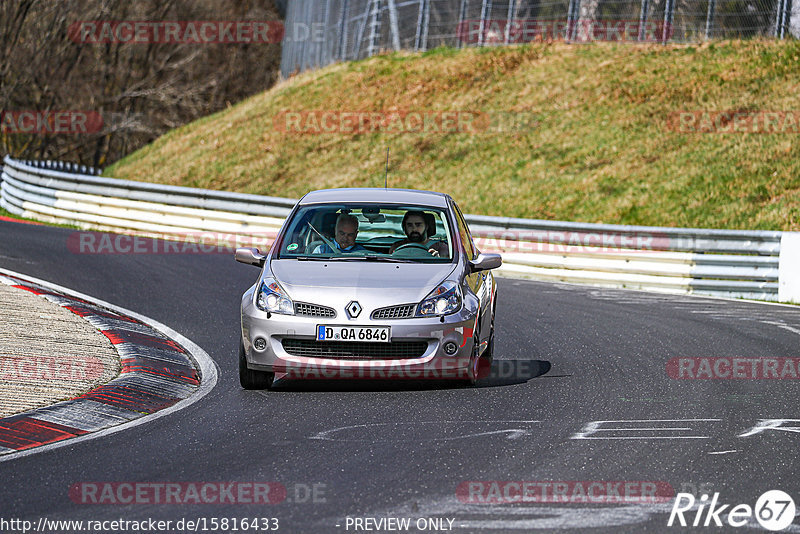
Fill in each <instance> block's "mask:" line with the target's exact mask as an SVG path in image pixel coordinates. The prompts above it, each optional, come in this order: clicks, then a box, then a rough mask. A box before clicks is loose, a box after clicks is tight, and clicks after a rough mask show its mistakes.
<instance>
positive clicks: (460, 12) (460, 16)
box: [457, 0, 469, 48]
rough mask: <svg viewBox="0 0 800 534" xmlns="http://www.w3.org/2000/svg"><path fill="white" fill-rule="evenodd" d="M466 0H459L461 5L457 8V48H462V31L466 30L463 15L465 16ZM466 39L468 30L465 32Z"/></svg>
mask: <svg viewBox="0 0 800 534" xmlns="http://www.w3.org/2000/svg"><path fill="white" fill-rule="evenodd" d="M467 1H468V0H461V7H460V8H459V9H458V30H457V33H458V35H457V37H458V48H462V47H463V46H464V32H465V31H466V30H465V29H464V28H465V24H466V21H465V20H464V17H466V16H467ZM468 26H469V24H467V27H468ZM467 39H469V32H467Z"/></svg>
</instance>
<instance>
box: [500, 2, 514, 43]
mask: <svg viewBox="0 0 800 534" xmlns="http://www.w3.org/2000/svg"><path fill="white" fill-rule="evenodd" d="M516 4H517V2H516V0H510V1H509V2H508V15H507V16H506V31H505V32H504V34H505V35H503V43H505V44H508V41H509V40H510V39H511V25H512V24H513V23H514V10H515V9H516V7H517V5H516Z"/></svg>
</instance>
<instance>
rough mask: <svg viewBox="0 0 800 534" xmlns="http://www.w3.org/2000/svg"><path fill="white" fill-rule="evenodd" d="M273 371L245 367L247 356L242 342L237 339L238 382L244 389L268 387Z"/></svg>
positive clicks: (272, 378)
mask: <svg viewBox="0 0 800 534" xmlns="http://www.w3.org/2000/svg"><path fill="white" fill-rule="evenodd" d="M273 380H275V373H270V372H268V371H257V370H254V369H249V368H248V367H247V357H246V356H245V352H244V343H243V342H242V341H241V340H240V341H239V383H240V384H241V385H242V387H243V388H244V389H269V388H271V387H272V381H273Z"/></svg>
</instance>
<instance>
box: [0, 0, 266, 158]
mask: <svg viewBox="0 0 800 534" xmlns="http://www.w3.org/2000/svg"><path fill="white" fill-rule="evenodd" d="M236 20H251V21H274V22H275V23H276V24H280V19H279V15H278V11H277V9H276V8H275V5H274V3H273V0H233V1H230V2H219V1H215V0H196V1H191V0H140V1H138V2H128V1H126V0H83V1H81V0H61V1H59V2H53V1H51V0H3V1H2V2H0V30H2V33H1V34H0V111H3V112H7V113H12V114H13V113H14V112H20V111H35V112H39V113H45V112H52V111H59V110H73V111H88V112H91V113H93V114H96V115H97V116H99V117H100V118H102V121H103V124H102V128H101V129H98V131H92V132H89V133H86V134H83V135H78V134H73V135H41V134H39V133H19V132H18V131H14V130H13V129H9V128H3V129H2V130H0V152H3V153H9V154H12V155H14V156H16V157H22V158H37V159H62V160H68V161H75V162H79V163H82V164H89V165H93V166H104V165H107V164H108V163H110V162H113V161H115V160H117V159H119V158H120V157H122V156H124V155H126V154H128V153H130V152H132V151H133V150H136V149H137V148H139V147H141V146H144V145H145V144H147V143H149V142H151V141H152V140H154V139H155V138H156V137H158V136H159V135H161V134H163V133H164V132H166V131H167V130H169V129H171V128H174V127H176V126H180V125H182V124H185V123H187V122H190V121H192V120H194V119H196V118H199V117H201V116H204V115H207V114H210V113H213V112H214V111H218V110H220V109H223V108H224V107H226V106H228V105H230V104H232V103H235V102H237V101H240V100H242V99H243V98H245V97H247V96H249V95H252V94H255V93H258V92H261V91H264V90H266V89H268V88H269V87H270V86H271V85H272V84H274V83H275V81H276V80H277V77H278V68H279V63H280V43H279V42H275V43H263V42H258V43H256V42H249V43H248V42H237V43H216V44H208V43H197V42H191V40H189V41H187V42H180V43H172V42H159V40H157V39H152V40H151V41H152V42H147V43H133V42H92V39H81V38H80V37H81V36H80V35H79V34H77V33H75V31H74V30H75V25H76V24H77V23H80V22H86V21H88V22H98V21H152V22H159V21H161V22H165V21H236ZM76 36H77V38H76ZM84 37H85V36H84Z"/></svg>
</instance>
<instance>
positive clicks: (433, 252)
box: [428, 248, 439, 258]
mask: <svg viewBox="0 0 800 534" xmlns="http://www.w3.org/2000/svg"><path fill="white" fill-rule="evenodd" d="M428 252H430V253H431V256H434V257H436V258H438V257H439V251H437V250H436V249H435V248H429V249H428Z"/></svg>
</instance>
